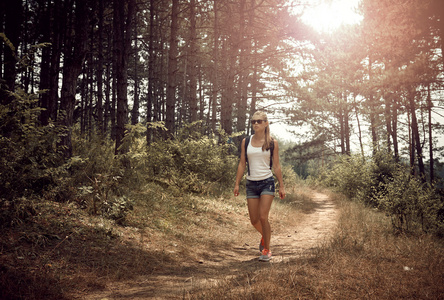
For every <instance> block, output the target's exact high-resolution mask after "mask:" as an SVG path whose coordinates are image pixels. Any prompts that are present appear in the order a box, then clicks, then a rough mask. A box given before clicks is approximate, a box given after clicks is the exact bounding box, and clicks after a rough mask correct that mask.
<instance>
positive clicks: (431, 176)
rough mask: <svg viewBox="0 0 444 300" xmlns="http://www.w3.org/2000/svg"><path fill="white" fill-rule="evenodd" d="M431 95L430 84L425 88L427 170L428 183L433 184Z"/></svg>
mask: <svg viewBox="0 0 444 300" xmlns="http://www.w3.org/2000/svg"><path fill="white" fill-rule="evenodd" d="M432 107H433V103H432V95H431V91H430V84H429V85H428V87H427V111H428V119H429V120H428V123H429V124H428V126H429V128H428V129H429V160H430V162H429V164H430V165H429V168H430V183H431V184H434V181H435V172H434V169H435V166H434V161H433V132H432Z"/></svg>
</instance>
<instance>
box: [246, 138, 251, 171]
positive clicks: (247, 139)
mask: <svg viewBox="0 0 444 300" xmlns="http://www.w3.org/2000/svg"><path fill="white" fill-rule="evenodd" d="M250 138H251V135H248V136H246V137H245V161H246V162H247V170H248V176H250V165H249V164H248V155H247V149H248V144H249V143H250Z"/></svg>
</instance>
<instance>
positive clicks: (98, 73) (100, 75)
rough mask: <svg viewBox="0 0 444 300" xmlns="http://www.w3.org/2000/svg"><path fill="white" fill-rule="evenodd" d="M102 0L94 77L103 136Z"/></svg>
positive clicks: (98, 119)
mask: <svg viewBox="0 0 444 300" xmlns="http://www.w3.org/2000/svg"><path fill="white" fill-rule="evenodd" d="M103 1H104V0H99V11H98V12H97V13H98V24H97V36H98V40H99V41H100V42H99V43H98V44H99V45H98V49H97V67H96V78H97V106H96V109H97V133H98V134H99V136H104V134H105V130H104V124H103V122H104V118H103V43H102V42H101V41H103V11H104V4H103Z"/></svg>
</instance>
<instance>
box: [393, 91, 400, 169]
mask: <svg viewBox="0 0 444 300" xmlns="http://www.w3.org/2000/svg"><path fill="white" fill-rule="evenodd" d="M391 120H392V141H393V153H394V157H395V160H396V161H399V146H398V102H397V101H396V98H395V97H393V98H392V118H391Z"/></svg>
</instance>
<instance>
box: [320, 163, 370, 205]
mask: <svg viewBox="0 0 444 300" xmlns="http://www.w3.org/2000/svg"><path fill="white" fill-rule="evenodd" d="M371 169H372V167H371V163H369V162H366V161H364V160H363V158H362V157H360V156H358V155H356V156H348V155H342V156H339V157H338V158H337V159H336V160H335V161H333V162H332V163H331V164H330V165H328V166H326V167H325V169H324V170H322V171H321V173H320V175H319V177H318V180H320V181H321V182H322V184H323V185H326V186H328V187H332V188H334V189H335V190H336V191H339V192H341V193H343V194H344V195H345V196H346V197H347V198H349V199H356V198H358V197H362V191H367V190H368V188H369V187H370V186H371V185H372V173H371Z"/></svg>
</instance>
